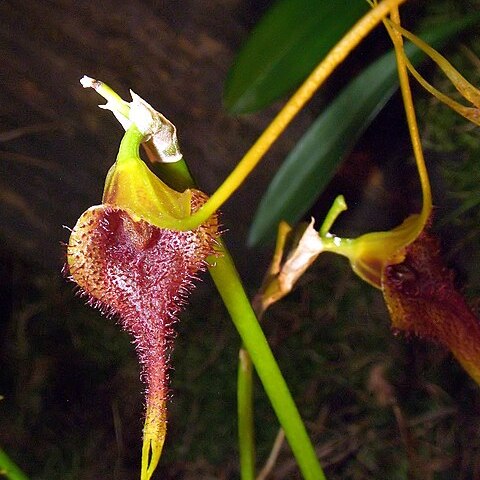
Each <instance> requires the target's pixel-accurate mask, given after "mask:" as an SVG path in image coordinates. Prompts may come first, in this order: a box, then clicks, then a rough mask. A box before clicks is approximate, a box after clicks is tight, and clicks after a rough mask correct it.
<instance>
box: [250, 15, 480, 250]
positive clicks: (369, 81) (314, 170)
mask: <svg viewBox="0 0 480 480" xmlns="http://www.w3.org/2000/svg"><path fill="white" fill-rule="evenodd" d="M478 18H479V16H478V15H475V16H473V15H472V16H470V17H468V18H465V19H462V20H460V21H452V22H450V23H449V24H444V25H439V26H436V27H435V30H434V31H429V32H427V33H424V34H421V35H420V36H421V37H422V38H424V39H425V40H426V41H427V42H428V43H430V44H431V45H432V46H434V47H435V48H439V47H440V46H441V45H442V44H445V42H446V41H447V40H448V39H449V38H451V37H452V36H454V35H455V34H457V33H458V32H460V31H461V30H462V29H465V28H466V27H468V26H470V25H472V23H474V21H476V20H477V19H478ZM406 51H407V54H408V55H409V57H410V59H411V60H412V62H413V63H414V64H418V63H419V61H420V60H421V59H423V58H425V57H424V55H423V54H422V53H421V52H420V51H419V50H418V49H417V48H416V47H413V46H412V45H407V48H406ZM397 88H398V81H397V73H396V64H395V59H394V53H393V51H392V52H390V53H388V54H386V55H384V56H383V57H381V58H380V59H378V60H377V61H375V62H374V63H373V64H371V65H370V66H369V67H368V68H367V69H365V70H364V71H363V72H362V73H361V74H360V75H358V76H357V77H356V78H355V79H354V80H353V81H352V82H350V83H349V84H348V85H347V87H345V88H344V89H343V90H342V92H341V93H340V94H339V95H338V96H337V97H336V98H335V100H334V101H333V102H332V103H331V104H330V105H329V106H328V107H327V109H326V110H325V111H324V112H323V114H322V115H321V116H320V117H319V118H318V119H317V120H316V121H315V122H314V124H313V125H312V126H311V127H310V129H309V130H308V131H307V133H305V135H304V136H303V137H302V138H301V139H300V141H299V142H298V143H297V145H296V146H295V148H294V150H292V152H291V153H290V154H289V155H288V157H287V158H286V160H285V162H284V163H283V165H282V166H281V168H280V169H279V170H278V172H277V173H276V175H275V177H274V178H273V180H272V182H271V183H270V185H269V187H268V189H267V192H266V193H265V195H264V196H263V198H262V200H261V202H260V205H259V207H258V210H257V212H256V214H255V218H254V220H253V223H252V226H251V228H250V233H249V237H248V243H249V245H257V244H259V243H260V242H263V241H266V240H270V239H272V238H274V235H275V231H276V228H277V225H278V223H279V222H280V220H285V221H287V222H289V223H292V224H293V223H295V222H297V221H298V220H299V219H300V218H301V217H302V215H303V214H304V213H305V212H306V211H307V210H308V209H309V208H310V207H311V206H312V205H313V203H314V202H315V199H316V198H317V197H318V196H319V195H320V194H321V193H322V191H323V190H324V188H325V187H326V186H327V184H328V183H329V181H330V180H331V178H332V177H333V175H334V174H335V171H336V169H337V168H338V166H339V165H340V164H341V162H342V161H343V159H344V158H345V156H346V155H347V154H348V153H349V152H350V151H351V149H352V148H353V146H354V145H355V143H356V141H357V140H358V138H359V137H360V135H361V134H362V133H363V132H364V130H365V129H366V128H367V127H368V125H369V124H370V123H371V122H372V120H373V119H374V117H375V116H376V114H377V113H378V112H379V111H380V110H381V109H382V107H383V106H384V105H385V103H386V102H387V100H388V99H389V98H390V97H391V95H392V94H393V92H394V91H395V90H396V89H397Z"/></svg>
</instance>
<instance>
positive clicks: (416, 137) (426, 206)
mask: <svg viewBox="0 0 480 480" xmlns="http://www.w3.org/2000/svg"><path fill="white" fill-rule="evenodd" d="M391 19H392V21H393V22H394V23H396V24H398V25H400V13H399V11H398V8H395V9H393V10H392V13H391ZM385 26H386V27H387V30H388V32H389V35H390V37H391V39H392V42H393V45H394V47H395V55H396V60H397V69H398V77H399V81H400V89H401V92H402V98H403V104H404V107H405V115H406V117H407V124H408V130H409V132H410V139H411V142H412V147H413V153H414V156H415V162H416V164H417V170H418V175H419V177H420V184H421V187H422V195H423V205H422V212H421V214H420V215H421V222H419V227H418V228H419V229H420V228H421V229H423V226H424V225H425V223H426V222H427V221H428V219H429V217H430V214H431V211H432V191H431V188H430V180H429V178H428V171H427V167H426V165H425V158H424V156H423V149H422V143H421V140H420V134H419V132H418V124H417V118H416V115H415V107H414V104H413V99H412V92H411V89H410V83H409V81H408V69H407V65H406V63H405V53H404V51H403V39H402V35H401V33H400V32H398V31H394V30H393V29H392V28H391V27H390V26H389V25H388V23H387V22H385ZM418 234H420V231H419V232H417V236H418Z"/></svg>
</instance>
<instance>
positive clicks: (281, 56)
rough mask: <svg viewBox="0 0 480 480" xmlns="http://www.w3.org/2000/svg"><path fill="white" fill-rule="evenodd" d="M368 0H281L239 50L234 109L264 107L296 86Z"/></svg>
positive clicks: (230, 82)
mask: <svg viewBox="0 0 480 480" xmlns="http://www.w3.org/2000/svg"><path fill="white" fill-rule="evenodd" d="M368 8H369V7H368V4H367V2H365V1H364V0H354V1H352V0H336V1H335V2H332V1H329V0H280V1H279V2H277V3H276V4H274V6H273V7H272V8H271V9H270V10H269V11H268V12H267V14H266V15H265V16H264V17H263V18H262V20H260V22H259V23H258V24H257V25H256V27H255V28H254V30H253V31H252V33H251V34H250V36H249V38H248V40H247V42H246V44H245V45H244V47H243V48H242V50H241V51H240V53H239V54H238V57H237V59H236V62H235V65H234V66H233V68H232V69H231V71H230V73H229V77H228V79H227V83H226V86H225V94H224V102H225V107H226V108H227V110H228V111H229V112H231V113H247V112H253V111H255V110H259V109H261V108H263V107H265V106H267V105H269V104H270V103H272V102H273V101H274V100H277V99H278V98H280V97H281V96H283V95H285V94H287V93H288V92H289V91H290V90H292V89H293V88H294V87H296V86H297V85H298V84H299V83H300V82H301V81H302V80H303V79H304V78H305V77H306V76H307V75H308V74H309V73H310V72H311V71H312V69H313V68H314V67H315V65H317V63H318V62H319V61H320V60H321V59H322V58H323V57H324V56H325V55H326V54H327V53H328V51H329V50H330V49H331V48H332V47H333V46H334V45H335V44H336V43H337V42H338V41H339V40H340V38H341V37H342V36H343V35H344V34H345V33H346V32H347V31H348V29H349V28H350V27H351V26H352V25H353V24H354V23H355V21H356V20H358V19H359V18H360V17H361V16H362V15H363V14H364V13H365V12H366V11H367V10H368Z"/></svg>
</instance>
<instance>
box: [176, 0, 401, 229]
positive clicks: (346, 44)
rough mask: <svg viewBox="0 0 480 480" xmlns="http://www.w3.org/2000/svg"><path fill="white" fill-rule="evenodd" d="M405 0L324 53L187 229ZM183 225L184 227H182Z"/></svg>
mask: <svg viewBox="0 0 480 480" xmlns="http://www.w3.org/2000/svg"><path fill="white" fill-rule="evenodd" d="M405 1H406V0H384V1H383V2H381V3H379V4H378V5H376V6H375V7H374V8H373V9H372V10H370V11H369V12H368V13H367V14H366V15H365V16H364V17H362V18H361V19H360V20H359V21H358V22H357V23H356V24H355V25H354V26H353V27H352V28H351V29H350V31H349V32H348V33H347V34H346V35H345V36H344V37H343V38H342V39H341V40H340V41H339V42H338V43H337V45H336V46H335V47H333V49H332V50H330V52H329V53H328V54H327V56H326V57H325V58H324V60H323V61H322V62H321V63H320V64H319V65H318V66H317V67H316V68H315V70H314V71H313V72H312V73H311V74H310V76H309V77H308V78H307V79H306V80H305V82H304V83H303V85H302V86H301V87H300V88H299V89H298V90H297V91H296V92H295V94H294V95H293V96H292V97H291V99H290V100H289V101H288V102H287V103H286V105H285V106H284V107H283V109H282V110H281V111H280V113H279V114H278V115H277V116H276V117H275V118H274V120H273V121H272V123H270V125H269V126H268V127H267V128H266V130H265V131H264V132H263V133H262V135H261V136H260V137H259V138H258V140H257V141H256V142H255V143H254V144H253V145H252V147H251V148H250V150H248V152H247V153H246V154H245V156H244V157H243V158H242V160H241V161H240V163H239V164H238V165H237V167H236V168H235V169H234V170H233V171H232V173H231V174H230V175H229V176H228V177H227V178H226V180H225V181H224V182H223V184H222V185H221V186H220V187H219V188H218V189H217V190H216V192H215V193H214V194H213V195H212V196H211V197H210V199H209V200H208V201H207V202H206V203H205V204H204V205H203V206H202V207H201V208H200V209H199V210H197V211H196V212H195V213H194V214H193V215H192V216H191V217H190V218H189V219H186V221H185V224H186V226H187V227H188V228H187V229H191V228H195V227H196V226H198V225H200V224H202V223H203V222H204V221H205V220H206V219H207V218H208V217H210V216H211V215H212V214H213V213H214V212H216V211H217V210H218V209H219V208H220V206H221V205H223V203H225V201H226V200H228V198H230V196H231V195H232V194H233V193H234V192H235V190H236V189H237V188H238V187H239V186H240V185H241V184H242V183H243V181H244V180H245V178H246V177H247V176H248V175H249V174H250V172H251V171H252V170H253V169H254V168H255V166H256V165H257V164H258V162H259V161H260V160H261V159H262V158H263V156H264V155H265V153H266V152H267V151H268V150H269V149H270V147H271V146H272V145H273V143H274V142H275V141H276V140H277V138H278V137H279V136H280V135H281V134H282V133H283V132H284V131H285V129H286V128H287V126H288V125H289V124H290V122H291V121H292V120H293V118H294V117H295V116H296V115H297V113H298V112H299V111H300V110H301V109H302V108H303V107H304V105H305V104H306V103H307V102H308V101H309V100H310V98H311V97H312V96H313V94H314V93H315V92H316V91H317V90H318V88H319V87H320V86H321V85H322V84H323V83H324V82H325V80H326V79H327V78H328V77H329V76H330V75H331V74H332V72H333V71H334V70H335V68H336V67H337V66H338V65H339V64H341V63H342V62H343V60H345V58H346V57H347V56H348V55H349V53H350V52H351V51H352V50H353V49H354V48H355V47H356V46H357V45H358V44H359V43H360V42H361V41H362V40H363V39H364V38H365V37H366V36H367V35H368V34H369V33H370V31H372V30H373V29H374V28H375V27H376V26H377V25H378V24H379V23H380V22H381V21H382V20H383V19H384V18H385V17H386V15H388V13H389V12H390V11H391V10H392V9H393V8H397V7H398V6H399V5H401V4H402V3H404V2H405ZM182 227H183V226H182Z"/></svg>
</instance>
